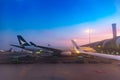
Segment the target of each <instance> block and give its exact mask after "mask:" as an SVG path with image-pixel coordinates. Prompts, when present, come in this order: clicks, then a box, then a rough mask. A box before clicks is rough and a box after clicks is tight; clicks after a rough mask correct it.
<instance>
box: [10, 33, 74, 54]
mask: <svg viewBox="0 0 120 80" xmlns="http://www.w3.org/2000/svg"><path fill="white" fill-rule="evenodd" d="M17 38H18V41H19V44H20V46H19V45H13V44H11V46H14V47H18V48H21V49H24V50H29V51H32V52H33V53H37V52H41V56H71V54H72V52H71V51H63V50H60V49H55V48H50V47H45V46H38V45H36V44H35V43H33V42H30V44H29V43H28V42H27V41H26V40H25V39H24V38H23V37H22V36H21V35H17Z"/></svg>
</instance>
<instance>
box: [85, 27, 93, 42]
mask: <svg viewBox="0 0 120 80" xmlns="http://www.w3.org/2000/svg"><path fill="white" fill-rule="evenodd" d="M85 32H86V33H88V34H89V44H90V43H91V33H92V30H91V29H90V28H89V29H87V30H86V31H85Z"/></svg>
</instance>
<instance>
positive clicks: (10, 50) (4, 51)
mask: <svg viewBox="0 0 120 80" xmlns="http://www.w3.org/2000/svg"><path fill="white" fill-rule="evenodd" d="M0 52H1V53H6V52H12V48H10V49H9V50H0Z"/></svg>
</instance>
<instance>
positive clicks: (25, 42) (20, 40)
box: [17, 35, 30, 46]
mask: <svg viewBox="0 0 120 80" xmlns="http://www.w3.org/2000/svg"><path fill="white" fill-rule="evenodd" d="M17 38H18V41H19V44H20V46H30V44H29V43H28V42H27V41H26V40H25V39H24V38H23V37H22V36H21V35H17Z"/></svg>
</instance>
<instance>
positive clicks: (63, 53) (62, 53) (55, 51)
mask: <svg viewBox="0 0 120 80" xmlns="http://www.w3.org/2000/svg"><path fill="white" fill-rule="evenodd" d="M30 44H31V45H33V46H35V47H39V48H43V49H46V50H50V51H53V52H54V53H55V54H59V56H71V55H72V51H70V50H69V51H63V50H60V49H56V48H51V47H45V46H40V45H36V44H35V43H33V42H30Z"/></svg>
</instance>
